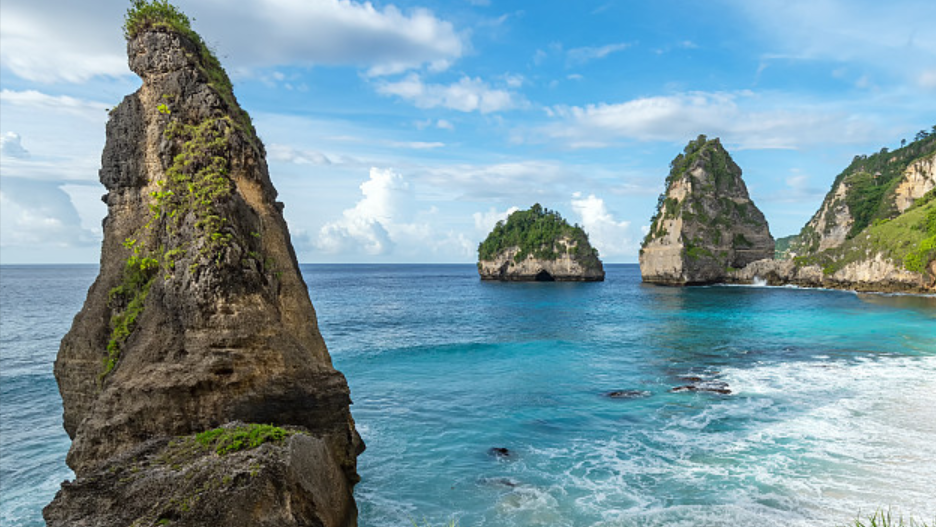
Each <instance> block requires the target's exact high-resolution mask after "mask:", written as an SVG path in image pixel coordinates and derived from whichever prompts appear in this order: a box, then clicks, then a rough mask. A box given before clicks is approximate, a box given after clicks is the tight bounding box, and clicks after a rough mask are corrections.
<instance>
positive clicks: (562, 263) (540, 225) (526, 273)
mask: <svg viewBox="0 0 936 527" xmlns="http://www.w3.org/2000/svg"><path fill="white" fill-rule="evenodd" d="M478 274H479V275H480V276H481V279H482V280H500V281H525V282H532V281H539V282H552V281H561V282H596V281H602V280H604V276H605V273H604V267H603V266H602V264H601V260H599V259H598V251H597V250H595V249H594V248H593V247H592V246H591V244H590V243H589V242H588V235H587V234H585V231H583V230H582V229H581V227H578V226H574V227H573V226H571V225H569V224H568V223H566V221H565V220H563V219H562V217H561V216H559V214H558V213H557V212H555V211H550V210H548V209H545V208H543V207H541V206H540V205H539V204H536V205H533V207H531V208H530V209H529V210H525V211H517V212H514V213H513V214H511V215H510V216H509V217H508V218H507V221H506V222H499V223H498V224H497V225H496V226H495V227H494V230H493V231H491V233H490V234H489V235H488V237H487V239H485V240H484V242H482V243H481V244H480V245H479V247H478Z"/></svg>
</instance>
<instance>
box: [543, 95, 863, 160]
mask: <svg viewBox="0 0 936 527" xmlns="http://www.w3.org/2000/svg"><path fill="white" fill-rule="evenodd" d="M763 108H769V109H763ZM777 108H781V109H777ZM549 114H550V116H552V117H553V118H555V119H557V121H558V122H557V123H555V124H552V125H549V126H547V127H545V128H544V129H542V130H541V132H544V133H545V134H546V135H547V136H549V137H551V138H552V139H558V140H561V141H564V142H565V143H566V144H567V146H569V147H571V148H595V147H605V146H608V145H610V144H612V143H613V141H615V140H621V139H630V140H639V141H654V140H655V141H671V142H676V143H681V142H684V141H685V140H686V138H692V137H695V136H696V135H698V134H700V133H704V134H707V135H711V136H719V137H721V138H722V139H723V140H724V141H726V142H728V143H730V144H734V145H737V146H738V147H739V148H787V149H792V148H798V147H800V146H804V145H808V144H813V143H815V142H816V141H820V140H821V141H823V142H828V141H830V140H831V141H834V142H838V143H842V144H848V143H860V142H863V141H867V140H868V139H869V138H872V137H874V136H875V134H878V135H880V130H879V129H878V127H876V126H875V124H874V123H872V122H870V121H866V120H862V119H860V118H858V117H856V116H854V115H851V114H848V113H846V112H836V111H835V110H834V108H828V107H823V106H819V105H817V106H812V107H809V106H799V107H796V106H792V105H789V104H780V103H770V102H765V101H764V100H763V99H762V98H761V97H759V96H758V95H757V94H755V93H753V92H749V91H742V92H731V93H729V92H714V93H707V92H689V93H682V94H676V95H665V96H656V97H643V98H638V99H633V100H630V101H627V102H623V103H615V104H607V103H601V104H592V105H588V106H584V107H580V106H557V107H553V108H551V109H550V111H549Z"/></svg>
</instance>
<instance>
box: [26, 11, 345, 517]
mask: <svg viewBox="0 0 936 527" xmlns="http://www.w3.org/2000/svg"><path fill="white" fill-rule="evenodd" d="M180 16H181V19H180V18H175V19H171V20H149V21H146V23H144V24H141V25H140V26H139V27H138V29H139V30H138V31H136V32H134V33H133V34H132V35H129V36H128V45H127V51H128V55H129V62H130V67H131V69H132V70H133V71H134V72H136V73H137V74H138V75H139V76H140V77H141V78H142V79H143V85H142V87H141V88H140V89H139V90H138V91H137V92H136V93H134V94H132V95H130V96H128V97H126V98H125V99H124V101H123V102H122V103H121V104H120V105H119V106H118V107H117V108H115V109H114V110H113V111H112V113H111V119H110V121H109V122H108V125H107V143H106V146H105V148H104V153H103V156H102V168H101V172H100V179H101V182H102V183H103V184H104V186H105V187H106V188H107V191H108V192H107V195H106V196H105V201H106V203H107V206H108V215H107V217H106V219H105V220H104V242H103V246H102V252H101V265H100V274H99V276H98V278H97V280H96V281H95V283H94V284H93V285H92V287H91V289H90V290H89V292H88V297H87V300H86V301H85V304H84V307H83V308H82V310H81V311H80V312H79V313H78V315H77V316H76V317H75V320H74V322H73V325H72V328H71V330H70V331H69V332H68V334H67V335H66V336H65V338H64V339H63V340H62V344H61V348H60V350H59V354H58V358H57V359H56V362H55V376H56V379H57V380H58V384H59V389H60V391H61V394H62V400H63V404H64V424H65V429H66V431H67V432H68V434H69V436H70V437H71V438H72V439H73V443H72V447H71V449H70V451H69V454H68V459H67V461H68V464H69V466H70V467H71V468H72V469H74V471H75V474H76V476H77V479H76V481H75V482H73V483H69V484H66V485H64V487H63V490H62V491H61V492H60V493H59V494H58V495H57V496H56V499H55V501H53V503H52V504H51V505H50V506H49V507H47V508H46V510H45V516H46V519H47V522H48V523H49V525H52V526H59V525H61V526H65V525H98V526H106V525H115V526H116V525H122V526H126V525H150V524H152V523H148V521H149V519H150V516H147V515H145V514H143V512H145V511H144V509H145V510H149V509H147V507H150V506H155V505H154V504H155V503H156V502H155V501H154V500H155V499H156V498H157V497H159V496H163V495H172V496H174V495H175V494H172V492H175V490H173V489H175V488H176V487H178V488H179V489H182V488H188V486H187V485H188V484H187V483H186V477H185V475H186V474H194V473H193V472H192V471H193V470H196V468H197V467H195V466H194V465H192V463H194V464H197V465H198V466H204V467H209V468H210V470H208V471H207V472H205V474H211V478H215V476H217V478H215V479H218V480H219V481H221V480H225V478H234V479H235V480H236V479H237V478H238V477H239V476H238V475H237V474H240V473H241V472H238V471H242V469H243V466H242V465H243V463H241V464H238V463H240V462H239V461H238V462H235V461H236V460H237V459H240V458H236V457H235V458H231V459H230V460H223V461H222V460H219V459H218V458H217V454H211V453H208V454H205V455H203V456H201V457H198V458H197V459H192V460H189V461H187V462H186V463H187V464H183V466H181V467H180V468H179V470H175V471H171V470H170V471H166V470H165V469H164V467H162V468H160V467H158V466H156V465H155V464H153V463H150V464H149V465H146V466H145V467H139V468H140V470H139V471H138V472H135V473H134V476H133V478H132V479H131V480H128V481H124V480H121V479H119V478H115V477H113V474H114V473H119V472H120V471H121V470H123V469H124V468H127V467H130V466H136V465H134V464H135V463H137V464H138V463H143V462H144V461H141V460H147V459H148V460H150V461H152V460H153V459H156V458H158V457H159V456H160V454H159V452H160V449H164V448H165V445H167V444H171V443H170V441H172V438H180V437H185V436H188V435H191V434H195V433H199V432H203V431H205V430H208V429H212V428H215V427H218V426H221V425H224V424H225V423H229V422H234V421H242V422H246V423H264V424H273V425H277V426H290V427H295V428H296V429H297V430H300V431H301V432H302V434H301V435H296V436H293V437H292V438H291V439H290V440H289V441H288V443H286V444H285V445H284V446H275V445H264V446H263V448H262V449H260V450H257V451H256V452H255V453H253V454H249V456H253V457H251V459H252V461H251V463H255V464H256V465H257V468H256V471H257V477H255V478H251V479H249V481H247V480H245V481H246V483H245V484H244V485H243V487H237V488H238V489H241V490H236V491H234V490H232V491H231V492H230V493H228V494H225V493H223V492H221V491H220V490H217V489H215V490H212V491H211V492H215V494H214V495H213V496H215V497H213V498H211V499H210V500H209V499H208V498H205V499H204V500H203V501H201V503H204V504H207V503H209V502H210V503H212V505H211V507H209V508H207V509H204V508H202V509H199V507H191V508H189V509H188V510H181V509H178V510H176V512H173V514H175V516H173V517H172V518H171V519H172V522H173V523H172V525H179V526H182V525H192V526H194V525H235V524H240V525H324V526H330V527H344V526H351V525H356V521H357V520H356V508H355V505H354V500H353V497H352V494H351V489H352V487H353V485H354V484H355V483H356V482H357V481H358V479H359V478H358V475H357V472H356V458H357V455H358V454H359V453H360V452H361V451H363V443H362V442H361V440H360V437H359V436H358V434H357V432H356V431H355V427H354V422H353V420H352V418H351V414H350V411H349V405H350V403H351V400H350V395H349V390H348V385H347V382H346V380H345V378H344V376H343V375H342V374H341V373H340V372H338V371H337V370H335V369H334V367H333V366H332V363H331V359H330V357H329V354H328V350H327V348H326V346H325V343H324V341H323V339H322V337H321V334H320V333H319V331H318V327H317V323H316V317H315V312H314V309H313V307H312V303H311V301H310V299H309V293H308V289H307V287H306V284H305V282H304V281H303V279H302V276H301V274H300V273H299V268H298V264H297V261H296V256H295V253H294V251H293V248H292V244H291V242H290V239H289V233H288V231H287V228H286V223H285V221H284V219H283V215H282V212H281V211H282V204H281V203H279V202H277V201H276V190H275V189H274V188H273V185H272V183H271V181H270V177H269V173H268V170H267V165H266V161H265V151H264V148H263V145H262V144H261V142H260V140H259V138H258V137H257V135H256V133H255V132H254V130H253V126H252V125H251V123H250V118H249V117H248V116H247V115H246V113H245V112H244V111H243V110H241V109H240V107H239V106H238V105H237V101H236V99H235V98H234V95H233V93H232V91H231V86H230V81H229V80H228V78H227V75H226V74H225V73H224V71H223V69H221V67H220V64H218V62H217V59H216V58H214V56H213V55H212V54H211V52H210V51H209V50H208V49H207V47H206V46H205V44H204V42H203V41H202V40H201V38H200V37H198V36H197V35H196V34H194V32H192V31H191V30H190V29H189V27H188V20H187V19H185V18H184V15H180ZM245 455H247V454H245ZM213 456H214V457H213ZM244 463H246V461H245V462H244ZM228 464H230V465H231V467H230V470H228V468H225V467H226V466H227V465H228ZM199 470H200V469H199ZM108 474H111V475H110V476H109V475H108ZM198 474H201V472H198ZM204 477H208V476H204ZM199 478H202V476H197V475H196V476H195V481H202V479H203V478H202V479H199ZM215 479H211V480H210V481H209V480H208V479H205V481H204V483H205V485H209V483H211V484H213V483H212V482H215ZM209 486H210V485H209ZM225 488H227V487H225ZM178 492H182V490H178ZM166 493H168V494H166ZM225 496H227V497H225ZM180 499H181V498H180ZM212 500H215V501H212ZM138 501H139V503H137V502H138ZM283 507H285V508H283ZM174 510H175V509H174ZM138 513H139V514H140V516H137V517H135V516H134V514H138ZM241 513H243V514H245V515H246V516H241ZM248 513H249V514H248ZM147 514H149V513H148V512H147ZM208 518H213V519H211V520H210V521H209V520H208ZM157 519H158V518H157ZM153 521H155V519H154V520H153ZM135 522H136V523H135ZM140 522H142V523H140Z"/></svg>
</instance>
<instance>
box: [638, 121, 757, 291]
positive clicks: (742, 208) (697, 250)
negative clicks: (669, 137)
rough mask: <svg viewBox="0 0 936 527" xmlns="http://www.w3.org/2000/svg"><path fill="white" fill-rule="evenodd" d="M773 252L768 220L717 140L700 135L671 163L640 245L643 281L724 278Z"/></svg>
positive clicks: (676, 282) (673, 282)
mask: <svg viewBox="0 0 936 527" xmlns="http://www.w3.org/2000/svg"><path fill="white" fill-rule="evenodd" d="M773 255H774V240H773V237H771V235H770V229H769V227H768V225H767V220H766V219H765V218H764V215H763V214H762V213H761V211H760V210H759V209H758V208H757V206H756V205H754V202H753V201H751V198H750V196H749V195H748V191H747V187H746V186H745V184H744V181H743V180H742V179H741V168H740V167H738V165H737V164H735V162H734V161H733V160H732V159H731V156H730V155H729V154H728V152H727V151H726V150H725V148H724V147H723V146H722V144H721V142H720V141H719V140H718V139H717V138H716V139H708V138H707V137H706V136H704V135H700V136H699V137H698V138H696V139H695V140H694V141H690V142H689V144H688V145H687V146H686V148H685V150H684V151H683V153H681V154H679V155H678V156H676V158H675V159H674V160H673V161H672V163H671V164H670V173H669V176H668V177H667V178H666V186H665V190H664V192H663V194H661V195H660V198H659V200H658V202H657V208H656V214H655V215H654V216H653V218H652V219H651V220H650V230H649V232H648V233H647V235H646V237H645V238H644V240H643V243H642V244H641V248H640V275H641V277H642V278H643V281H644V282H649V283H655V284H664V285H696V284H711V283H717V282H723V281H725V280H726V279H727V277H728V276H729V273H730V272H731V271H733V270H734V269H740V268H742V267H744V266H746V265H747V264H749V263H751V262H754V261H756V260H761V259H763V258H772V257H773Z"/></svg>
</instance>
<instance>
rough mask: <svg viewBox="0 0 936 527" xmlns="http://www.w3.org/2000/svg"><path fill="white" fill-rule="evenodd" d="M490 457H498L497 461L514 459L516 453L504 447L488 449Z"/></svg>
mask: <svg viewBox="0 0 936 527" xmlns="http://www.w3.org/2000/svg"><path fill="white" fill-rule="evenodd" d="M488 455H489V456H492V457H496V458H497V459H508V458H512V457H514V453H513V452H511V451H510V449H508V448H504V447H491V448H489V449H488Z"/></svg>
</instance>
